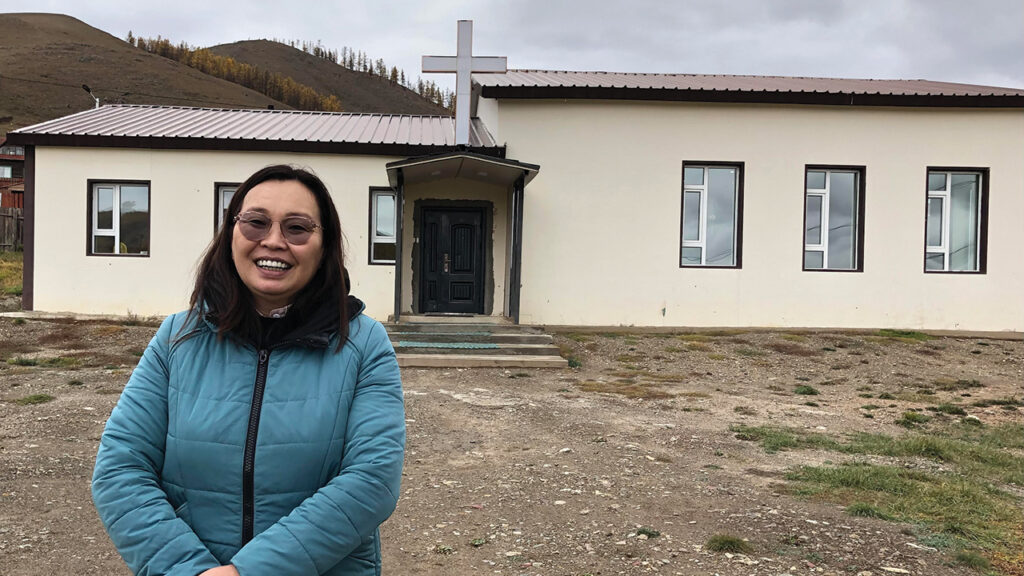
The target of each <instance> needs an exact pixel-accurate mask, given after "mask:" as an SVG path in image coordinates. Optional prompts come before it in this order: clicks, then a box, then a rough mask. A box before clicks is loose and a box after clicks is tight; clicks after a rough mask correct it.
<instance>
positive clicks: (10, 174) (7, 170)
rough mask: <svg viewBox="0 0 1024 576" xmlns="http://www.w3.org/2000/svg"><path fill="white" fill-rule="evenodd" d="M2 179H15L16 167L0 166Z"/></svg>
mask: <svg viewBox="0 0 1024 576" xmlns="http://www.w3.org/2000/svg"><path fill="white" fill-rule="evenodd" d="M4 174H6V176H5V175H4ZM0 178H14V166H8V165H6V164H4V165H0Z"/></svg>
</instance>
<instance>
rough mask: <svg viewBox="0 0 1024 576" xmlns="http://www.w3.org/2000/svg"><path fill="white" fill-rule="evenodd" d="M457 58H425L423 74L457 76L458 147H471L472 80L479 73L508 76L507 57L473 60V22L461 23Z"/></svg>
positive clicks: (486, 57) (475, 58) (485, 57)
mask: <svg viewBox="0 0 1024 576" xmlns="http://www.w3.org/2000/svg"><path fill="white" fill-rule="evenodd" d="M455 54H456V55H455V56H424V57H423V73H424V74H428V73H434V72H454V73H455V144H457V145H460V144H461V145H467V146H468V145H469V104H470V90H471V88H472V86H471V85H470V76H471V75H472V74H473V73H474V72H476V73H504V72H507V71H508V68H507V65H508V61H507V59H506V58H505V57H504V56H473V21H472V20H459V47H458V50H457V51H456V53H455Z"/></svg>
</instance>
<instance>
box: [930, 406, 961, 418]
mask: <svg viewBox="0 0 1024 576" xmlns="http://www.w3.org/2000/svg"><path fill="white" fill-rule="evenodd" d="M928 409H929V410H931V411H932V412H938V413H939V414H951V415H953V416H966V415H967V411H966V410H964V409H963V408H961V407H960V406H957V405H956V404H945V403H944V404H939V405H938V406H929V407H928Z"/></svg>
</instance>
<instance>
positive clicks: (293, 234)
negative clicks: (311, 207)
mask: <svg viewBox="0 0 1024 576" xmlns="http://www.w3.org/2000/svg"><path fill="white" fill-rule="evenodd" d="M234 221H235V222H236V223H237V224H238V229H239V231H241V233H242V236H245V238H246V240H249V241H250V242H259V241H260V240H263V239H264V238H266V237H267V236H269V235H270V229H271V228H272V227H273V225H274V223H275V222H277V224H278V225H279V226H280V227H281V235H282V236H284V239H285V241H286V242H288V243H289V244H292V245H294V246H301V245H303V244H305V243H306V242H309V237H310V236H312V235H313V233H314V232H316V231H317V230H323V226H321V225H319V224H317V223H316V222H313V220H311V219H309V218H306V217H305V216H288V217H287V218H283V219H281V220H271V219H270V217H269V216H267V215H266V214H263V213H261V212H242V213H241V214H239V215H238V216H235V218H234Z"/></svg>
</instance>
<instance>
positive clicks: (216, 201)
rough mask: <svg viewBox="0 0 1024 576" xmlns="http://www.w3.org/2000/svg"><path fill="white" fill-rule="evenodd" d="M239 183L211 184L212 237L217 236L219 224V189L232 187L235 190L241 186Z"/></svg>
mask: <svg viewBox="0 0 1024 576" xmlns="http://www.w3.org/2000/svg"><path fill="white" fill-rule="evenodd" d="M241 185H242V183H241V182H214V183H213V235H214V236H216V235H217V231H218V228H217V226H218V225H219V222H220V189H221V187H223V186H234V187H235V188H237V187H239V186H241Z"/></svg>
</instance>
